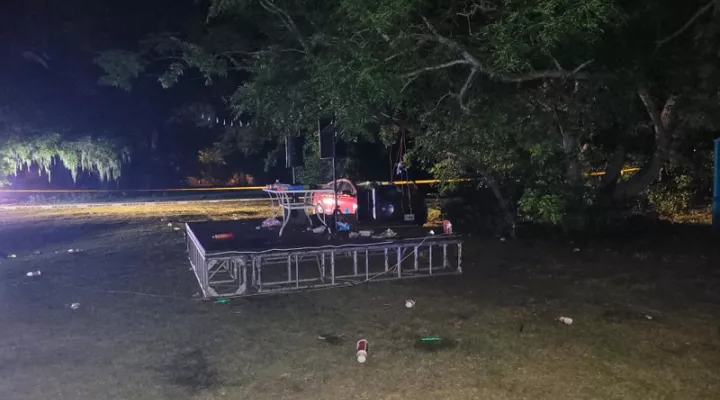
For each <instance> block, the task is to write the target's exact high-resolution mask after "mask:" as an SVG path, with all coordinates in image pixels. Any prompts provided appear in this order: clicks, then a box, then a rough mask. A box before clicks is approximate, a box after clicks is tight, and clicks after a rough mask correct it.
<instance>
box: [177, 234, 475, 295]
mask: <svg viewBox="0 0 720 400" xmlns="http://www.w3.org/2000/svg"><path fill="white" fill-rule="evenodd" d="M186 234H187V235H186V238H187V247H188V255H189V258H190V263H191V265H192V269H193V272H194V274H195V276H196V278H197V281H198V284H199V285H200V288H201V290H202V294H203V297H205V298H223V297H238V296H249V295H257V294H267V293H278V292H291V291H305V290H317V289H322V288H332V287H342V286H355V285H358V284H363V283H369V282H376V281H385V280H397V279H411V278H421V277H430V276H440V275H451V274H460V273H462V242H461V241H460V239H459V238H458V237H455V236H428V237H425V238H411V239H398V240H388V241H386V242H380V243H370V244H347V245H340V246H319V247H306V248H297V249H270V250H265V251H259V252H223V253H211V254H207V253H206V252H205V250H204V249H203V248H202V246H201V245H200V242H199V241H198V240H197V238H196V237H195V235H194V234H193V232H192V231H191V230H190V229H189V228H187V227H186Z"/></svg>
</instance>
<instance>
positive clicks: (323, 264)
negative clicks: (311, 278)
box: [320, 253, 325, 280]
mask: <svg viewBox="0 0 720 400" xmlns="http://www.w3.org/2000/svg"><path fill="white" fill-rule="evenodd" d="M321 257H322V260H321V261H320V279H321V280H325V253H322V255H321Z"/></svg>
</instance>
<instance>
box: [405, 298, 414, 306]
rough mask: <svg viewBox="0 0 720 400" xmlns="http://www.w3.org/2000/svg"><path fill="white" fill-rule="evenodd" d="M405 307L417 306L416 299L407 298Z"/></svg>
mask: <svg viewBox="0 0 720 400" xmlns="http://www.w3.org/2000/svg"><path fill="white" fill-rule="evenodd" d="M405 307H407V308H413V307H415V300H413V299H407V300H405Z"/></svg>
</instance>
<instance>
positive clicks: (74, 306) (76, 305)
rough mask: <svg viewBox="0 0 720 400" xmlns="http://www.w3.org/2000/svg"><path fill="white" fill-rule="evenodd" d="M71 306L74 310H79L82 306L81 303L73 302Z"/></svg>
mask: <svg viewBox="0 0 720 400" xmlns="http://www.w3.org/2000/svg"><path fill="white" fill-rule="evenodd" d="M70 308H72V309H73V310H77V309H78V308H80V303H72V304H70Z"/></svg>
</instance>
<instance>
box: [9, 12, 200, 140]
mask: <svg viewBox="0 0 720 400" xmlns="http://www.w3.org/2000/svg"><path fill="white" fill-rule="evenodd" d="M0 3H2V4H1V5H0V102H2V103H9V104H11V105H13V106H14V107H16V108H17V109H21V110H23V112H37V113H40V114H41V115H42V117H41V118H42V119H43V120H44V121H45V122H46V123H48V124H50V125H59V126H62V127H65V128H69V129H73V130H93V131H97V130H101V129H108V128H113V130H117V128H118V126H117V124H118V123H122V124H124V125H126V126H127V128H128V129H132V130H135V131H137V130H138V129H142V130H145V129H146V128H147V127H148V125H152V124H154V123H155V122H156V121H155V119H160V120H162V119H165V118H167V115H166V114H167V112H168V109H169V108H172V106H173V94H172V93H166V92H165V91H163V90H162V89H161V88H160V87H159V86H158V85H156V84H155V83H154V82H152V81H151V80H148V81H147V82H143V83H141V84H139V85H138V86H137V87H136V88H135V90H134V91H133V92H132V93H130V94H127V93H124V92H122V91H120V90H117V89H114V88H106V87H101V86H98V85H97V79H98V76H99V74H100V70H99V69H98V68H97V67H96V66H95V65H93V63H92V59H93V58H94V57H95V55H96V54H97V52H99V51H101V50H105V49H110V48H125V49H132V48H133V47H134V46H135V44H136V43H137V41H138V40H139V39H141V38H142V37H143V36H145V35H146V34H148V33H151V32H157V31H173V32H177V31H180V30H182V27H183V26H184V24H186V23H187V22H188V21H189V19H190V18H191V17H192V16H195V17H194V18H195V19H197V18H202V14H203V12H204V8H205V7H204V6H203V5H202V4H196V2H195V1H194V0H145V1H142V0H106V1H98V0H94V1H93V0H66V1H58V0H2V1H1V2H0ZM35 56H37V57H39V58H40V59H42V60H43V61H44V62H45V63H46V66H47V67H46V66H43V64H42V62H38V61H37V58H35ZM121 130H122V129H121Z"/></svg>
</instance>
